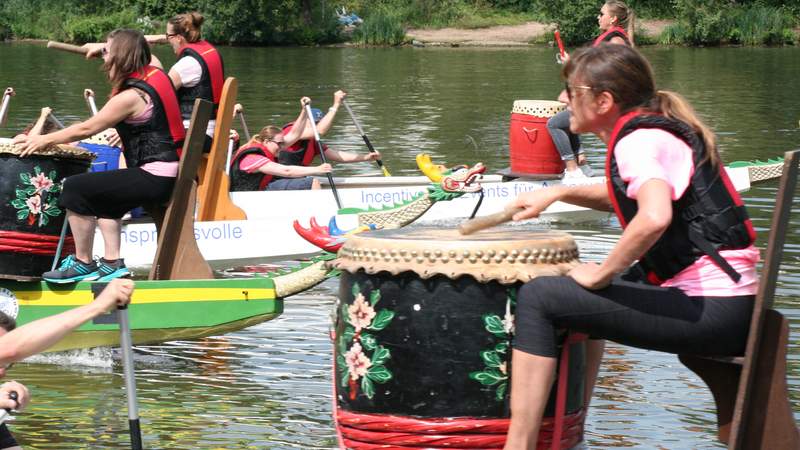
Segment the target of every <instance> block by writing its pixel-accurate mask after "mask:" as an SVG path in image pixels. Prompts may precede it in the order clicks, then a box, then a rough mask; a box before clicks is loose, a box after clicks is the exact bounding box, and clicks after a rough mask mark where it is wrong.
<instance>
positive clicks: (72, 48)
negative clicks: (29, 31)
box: [47, 41, 89, 55]
mask: <svg viewBox="0 0 800 450" xmlns="http://www.w3.org/2000/svg"><path fill="white" fill-rule="evenodd" d="M47 48H54V49H56V50H64V51H65V52H70V53H77V54H79V55H85V54H87V53H89V49H88V48H84V47H81V46H79V45H72V44H65V43H63V42H57V41H47Z"/></svg>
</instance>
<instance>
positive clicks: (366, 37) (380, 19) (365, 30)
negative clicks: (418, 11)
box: [352, 9, 406, 45]
mask: <svg viewBox="0 0 800 450" xmlns="http://www.w3.org/2000/svg"><path fill="white" fill-rule="evenodd" d="M352 39H353V42H356V43H358V44H363V45H399V44H402V43H403V42H404V41H405V39H406V31H405V28H404V27H403V23H402V20H401V19H400V17H399V16H398V15H397V14H393V13H390V12H388V11H387V10H385V9H377V10H374V11H373V12H372V13H370V15H369V16H367V17H366V18H365V19H364V23H362V24H361V25H359V26H358V27H357V28H356V29H355V31H354V32H353V38H352Z"/></svg>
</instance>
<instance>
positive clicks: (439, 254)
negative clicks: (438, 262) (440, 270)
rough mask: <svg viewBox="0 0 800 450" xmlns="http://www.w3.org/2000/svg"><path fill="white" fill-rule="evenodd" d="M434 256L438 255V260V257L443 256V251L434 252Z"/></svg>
mask: <svg viewBox="0 0 800 450" xmlns="http://www.w3.org/2000/svg"><path fill="white" fill-rule="evenodd" d="M433 254H434V255H436V257H437V258H438V257H440V256H442V251H441V250H435V251H434V252H433Z"/></svg>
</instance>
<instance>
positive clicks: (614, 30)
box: [592, 26, 631, 47]
mask: <svg viewBox="0 0 800 450" xmlns="http://www.w3.org/2000/svg"><path fill="white" fill-rule="evenodd" d="M615 33H617V34H621V35H622V37H623V38H624V39H625V40H626V41H627V42H626V43H627V44H628V45H630V42H631V38H630V36H628V33H626V32H625V30H624V29H622V28H621V27H618V26H613V27H611V28H609V29H607V30H606V31H605V32H604V33H603V34H601V35H600V36H597V38H595V40H594V42H592V47H597V46H598V45H600V44H602V43H603V42H604V41H605V39H606V37H608V35H610V34H615Z"/></svg>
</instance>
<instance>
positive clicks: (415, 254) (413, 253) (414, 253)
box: [411, 250, 417, 258]
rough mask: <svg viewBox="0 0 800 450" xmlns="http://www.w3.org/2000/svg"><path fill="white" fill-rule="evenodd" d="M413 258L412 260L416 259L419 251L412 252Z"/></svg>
mask: <svg viewBox="0 0 800 450" xmlns="http://www.w3.org/2000/svg"><path fill="white" fill-rule="evenodd" d="M411 257H412V258H416V257H417V251H416V250H411Z"/></svg>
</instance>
